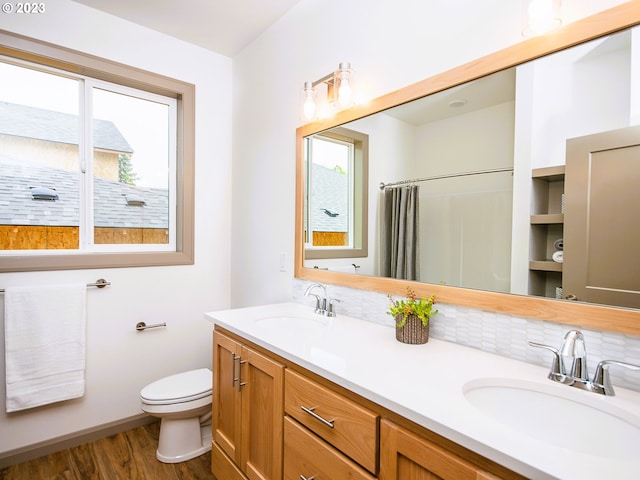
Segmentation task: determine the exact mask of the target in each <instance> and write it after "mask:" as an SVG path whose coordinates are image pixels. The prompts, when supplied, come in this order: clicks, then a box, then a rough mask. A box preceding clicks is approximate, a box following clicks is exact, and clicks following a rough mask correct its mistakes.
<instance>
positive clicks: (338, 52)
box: [231, 0, 624, 307]
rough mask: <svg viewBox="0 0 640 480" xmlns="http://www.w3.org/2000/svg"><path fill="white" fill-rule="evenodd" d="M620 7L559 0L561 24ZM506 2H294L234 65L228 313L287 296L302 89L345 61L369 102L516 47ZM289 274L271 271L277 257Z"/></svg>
mask: <svg viewBox="0 0 640 480" xmlns="http://www.w3.org/2000/svg"><path fill="white" fill-rule="evenodd" d="M620 3H624V2H623V1H621V0H564V1H563V12H564V17H565V19H566V21H573V20H575V19H578V18H581V17H584V16H587V15H591V14H593V13H596V12H598V11H600V10H604V9H606V8H609V7H612V6H615V5H617V4H620ZM523 6H524V2H519V1H513V0H485V1H482V2H476V1H471V0H450V1H447V2H436V1H430V2H428V1H424V0H396V1H393V2H391V1H389V0H349V1H344V0H302V1H301V2H300V3H299V4H298V5H296V7H295V8H293V9H292V10H291V11H290V12H288V13H287V14H286V15H285V16H284V17H282V18H281V19H280V20H279V21H278V22H277V23H276V24H275V25H274V26H273V27H272V28H270V29H269V30H268V31H267V32H265V33H264V34H263V35H261V36H260V37H259V38H258V39H257V40H256V41H254V42H253V43H252V44H251V45H250V46H249V47H247V48H246V49H245V50H244V51H243V52H241V53H240V54H239V55H237V56H236V57H235V58H234V62H233V69H234V99H233V102H234V104H233V108H234V119H233V126H234V129H233V131H234V139H233V148H234V154H233V157H234V175H233V218H234V222H233V245H232V261H233V268H232V277H231V278H232V280H231V282H232V304H233V306H236V307H240V306H248V305H258V304H261V303H267V302H272V301H280V300H286V299H287V298H289V297H290V296H291V282H290V279H291V275H292V273H291V272H292V268H293V245H294V230H293V220H294V195H295V193H294V192H295V186H294V178H295V169H294V159H295V141H294V139H295V128H296V127H297V126H299V125H300V124H302V123H303V122H302V120H301V113H300V111H301V89H302V85H303V82H304V81H305V80H308V81H313V80H316V79H318V78H321V77H322V76H324V75H326V74H327V73H329V72H331V71H333V70H334V69H336V68H337V66H338V63H339V62H343V61H349V62H351V64H352V67H353V68H354V70H355V72H356V75H357V78H358V82H359V84H360V87H361V88H362V89H364V90H365V91H366V92H367V94H368V95H369V96H370V97H371V98H373V97H377V96H380V95H382V94H385V93H388V92H390V91H393V90H396V89H398V88H401V87H404V86H406V85H409V84H412V83H414V82H416V81H418V80H421V79H423V78H425V77H428V76H431V75H434V74H436V73H439V72H442V71H444V70H447V69H449V68H452V67H455V66H458V65H460V64H462V63H465V62H467V61H469V60H472V59H474V58H477V57H480V56H483V55H486V54H489V53H492V52H494V51H496V50H499V49H501V48H504V47H506V46H509V45H511V44H514V43H517V42H519V41H521V40H522V36H521V30H522V25H521V19H522V8H523ZM282 252H285V253H286V255H287V271H286V272H280V271H279V263H278V262H279V258H280V254H281V253H282Z"/></svg>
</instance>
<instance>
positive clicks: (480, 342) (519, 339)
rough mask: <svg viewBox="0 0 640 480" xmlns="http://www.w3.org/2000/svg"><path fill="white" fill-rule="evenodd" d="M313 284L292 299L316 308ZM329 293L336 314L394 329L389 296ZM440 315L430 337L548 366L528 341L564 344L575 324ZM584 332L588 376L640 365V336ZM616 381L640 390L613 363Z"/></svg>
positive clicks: (443, 309)
mask: <svg viewBox="0 0 640 480" xmlns="http://www.w3.org/2000/svg"><path fill="white" fill-rule="evenodd" d="M308 286H309V282H306V281H302V280H298V279H294V280H293V300H294V301H296V302H299V303H305V304H309V306H313V305H314V302H315V299H313V298H312V297H305V296H304V291H305V290H306V288H307V287H308ZM326 287H327V295H328V296H329V297H330V298H336V299H339V300H340V303H337V304H336V305H335V310H336V312H337V314H338V315H339V314H340V313H342V314H344V315H349V316H351V317H356V318H361V319H363V320H367V321H370V322H375V323H379V324H383V325H388V326H389V327H390V328H393V325H394V323H393V319H392V318H391V317H390V316H389V315H387V314H386V311H387V305H388V299H387V296H386V295H385V294H382V293H378V292H370V291H367V290H358V289H355V288H346V287H339V286H334V285H326ZM437 307H438V310H439V313H438V314H437V315H436V316H434V317H433V318H432V319H431V328H430V331H429V335H430V336H432V337H433V338H437V339H440V340H445V341H448V342H454V343H458V344H460V345H466V346H468V347H473V348H477V349H480V350H483V351H486V352H491V353H495V354H497V355H502V356H505V357H508V358H514V359H517V360H522V361H525V362H529V363H534V364H537V365H542V366H545V367H550V366H551V360H552V355H551V354H550V353H549V352H546V351H544V350H542V349H539V348H532V347H530V346H529V345H528V342H529V341H534V342H538V343H544V344H546V345H551V346H554V347H556V348H559V347H560V345H561V343H562V338H563V337H564V334H565V333H566V332H567V331H568V330H571V329H572V328H577V327H574V326H569V325H563V324H559V323H553V322H545V321H542V320H537V319H531V318H524V317H514V316H511V315H505V314H501V313H495V312H487V311H483V310H476V309H473V308H467V307H460V306H457V305H449V304H442V303H438V304H437ZM579 330H580V331H581V332H582V333H583V334H584V336H585V343H586V347H587V362H588V369H589V375H590V376H593V372H595V369H596V365H597V364H598V362H599V361H600V360H619V361H623V362H628V363H632V364H635V365H640V337H637V336H633V335H624V334H622V333H615V332H608V331H601V330H593V329H589V328H579ZM610 372H611V379H612V383H613V385H614V387H615V386H616V385H618V386H621V387H626V388H630V389H633V390H638V391H640V372H635V371H630V370H628V369H624V368H620V367H615V366H614V367H611V369H610Z"/></svg>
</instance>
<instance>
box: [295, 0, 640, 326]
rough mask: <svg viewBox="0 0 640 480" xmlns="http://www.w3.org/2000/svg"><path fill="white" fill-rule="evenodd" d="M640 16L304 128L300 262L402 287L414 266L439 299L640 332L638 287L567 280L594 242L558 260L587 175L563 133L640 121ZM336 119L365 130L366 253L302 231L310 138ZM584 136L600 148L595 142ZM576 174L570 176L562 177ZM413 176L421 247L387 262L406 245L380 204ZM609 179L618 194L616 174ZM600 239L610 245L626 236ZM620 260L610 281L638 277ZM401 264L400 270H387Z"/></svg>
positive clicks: (363, 284)
mask: <svg viewBox="0 0 640 480" xmlns="http://www.w3.org/2000/svg"><path fill="white" fill-rule="evenodd" d="M634 10H635V11H634ZM638 22H640V15H639V13H638V8H633V7H632V6H630V5H629V4H625V5H622V6H620V7H616V8H614V9H612V10H610V11H607V12H603V13H601V14H598V15H596V16H594V17H591V18H589V19H586V20H584V21H581V22H576V23H574V24H572V25H569V26H567V27H565V28H564V29H562V30H561V31H559V32H557V33H555V34H553V35H550V36H547V37H543V38H537V39H531V40H528V41H526V42H523V43H522V44H519V45H516V46H515V47H511V48H509V49H506V50H504V51H501V52H498V53H496V54H494V55H491V56H489V57H485V58H483V59H480V60H478V61H476V62H472V63H471V64H469V65H465V66H462V67H460V68H458V69H454V70H452V71H449V72H445V73H444V74H442V75H439V76H437V77H433V78H431V79H427V80H425V81H423V82H420V83H419V84H416V85H412V86H410V87H408V88H406V89H403V90H400V91H397V92H393V93H392V94H390V95H387V96H385V97H381V98H380V99H377V100H376V101H374V102H373V104H372V105H371V106H370V107H368V108H356V109H352V110H350V111H347V112H342V113H341V114H339V115H338V117H337V118H335V119H334V121H333V122H331V121H325V122H316V123H315V124H309V125H306V126H304V127H301V128H300V129H298V132H297V134H298V147H299V148H298V169H299V170H298V203H297V206H298V209H297V214H298V215H297V222H296V226H297V242H296V248H297V251H296V276H298V277H300V278H307V279H310V280H311V279H313V280H317V281H326V282H328V283H336V284H341V285H347V286H354V287H358V288H369V289H375V290H379V291H383V292H389V293H402V290H403V289H404V287H405V286H406V285H407V281H408V280H411V281H416V282H419V283H417V284H416V287H417V288H418V289H420V290H422V291H424V292H425V294H427V293H434V292H435V293H436V294H437V295H438V297H439V299H440V301H443V302H447V300H449V301H451V302H452V303H456V304H462V305H468V306H473V307H476V308H482V309H491V310H499V311H504V312H505V313H512V314H517V315H526V316H529V317H534V318H542V319H550V320H555V321H559V322H563V323H569V324H573V323H576V324H580V325H584V326H594V327H597V328H603V329H613V330H618V331H624V332H640V325H639V324H640V312H639V311H638V310H636V308H638V307H639V306H640V303H638V302H639V300H638V295H637V294H636V295H633V294H632V295H627V296H626V297H620V296H619V295H617V293H616V295H617V296H616V295H614V296H612V297H611V298H612V299H609V297H606V296H602V295H601V294H600V292H599V295H600V296H595V297H593V300H590V299H589V297H588V296H587V293H584V292H580V293H579V295H575V294H574V293H573V291H572V292H567V291H566V289H564V290H565V291H564V292H563V288H562V287H563V284H564V285H567V284H571V285H572V284H573V283H572V282H569V283H567V278H566V277H567V276H569V274H570V272H574V271H581V272H582V273H583V274H584V271H585V268H583V265H584V264H585V263H589V265H591V264H595V263H596V262H587V260H588V258H589V257H584V256H583V255H585V254H584V253H581V254H580V256H577V255H573V256H570V255H569V254H567V255H566V257H567V258H568V259H571V261H572V263H570V262H569V261H568V260H567V262H566V264H564V263H563V260H562V249H563V237H564V236H569V234H568V233H567V232H564V231H563V230H566V229H570V230H571V231H573V230H575V227H574V224H575V223H576V222H577V221H576V220H575V219H576V218H578V217H579V215H577V214H573V213H571V212H574V210H575V209H576V208H577V207H576V205H575V204H573V203H570V202H567V206H566V208H567V210H565V205H564V201H563V200H564V198H563V195H562V193H563V192H564V191H566V190H571V189H573V190H572V191H576V189H580V188H582V189H583V190H584V189H585V188H586V184H585V182H584V178H583V175H582V174H580V173H576V170H575V168H576V167H573V166H570V165H569V161H568V160H567V155H568V150H570V151H571V150H576V148H572V147H569V148H567V145H572V142H573V140H570V141H569V142H567V140H568V139H573V138H577V137H585V136H587V135H592V134H595V133H598V132H606V131H611V130H621V129H624V128H625V127H628V126H629V125H632V124H634V123H635V124H638V123H640V113H639V110H640V105H635V106H634V105H633V100H634V97H640V95H638V93H640V92H635V93H634V94H632V92H631V90H632V85H637V84H638V75H639V74H638V73H637V70H638V66H637V64H638V63H640V60H639V59H640V53H639V51H640V40H638V36H639V35H640V31H638V30H640V29H639V28H635V29H632V28H629V27H631V26H633V25H635V24H637V23H638ZM634 39H635V40H634ZM634 44H635V48H634ZM556 51H557V52H556ZM634 57H635V58H636V60H635V62H634V60H633V59H634ZM634 72H635V73H634ZM634 74H635V77H634ZM634 78H635V80H634ZM636 102H638V101H637V100H636ZM634 115H635V117H634ZM338 125H340V128H347V129H348V130H349V131H353V132H359V133H361V134H363V135H367V136H368V137H369V144H370V148H369V180H370V185H369V197H370V200H369V209H370V214H369V228H368V231H367V235H368V237H369V253H368V255H367V256H366V257H356V258H353V259H349V258H339V259H337V258H331V256H330V255H325V257H329V258H319V257H318V256H317V255H310V254H307V252H309V251H310V250H308V249H307V248H306V247H307V245H305V243H304V239H305V238H307V237H306V235H305V233H306V232H305V227H304V224H303V223H304V222H301V221H300V219H301V217H302V218H305V205H306V202H305V197H304V188H303V185H302V184H301V183H302V182H301V178H305V170H304V167H305V164H308V160H309V149H308V148H307V144H308V142H310V141H312V139H315V138H321V137H323V136H326V135H331V132H332V131H334V129H336V128H337V126H338ZM636 137H637V134H636ZM409 139H411V140H409ZM598 141H601V140H598ZM616 141H619V140H616ZM625 141H626V140H625ZM631 143H632V144H633V141H632V142H631ZM635 143H636V144H637V143H638V142H637V141H636V142H635ZM598 145H600V144H598ZM627 146H628V145H627ZM632 146H633V145H632ZM580 148H582V150H580ZM580 148H578V150H579V151H580V152H582V155H583V156H585V155H586V156H588V157H589V158H591V152H590V151H589V149H588V148H587V147H580ZM585 148H586V150H585ZM594 148H595V147H594ZM598 148H601V147H598ZM631 150H633V149H631ZM633 152H634V153H631V156H633V155H635V150H633ZM574 156H575V155H574ZM635 156H636V158H637V155H635ZM606 161H607V162H609V161H613V160H606ZM572 162H573V164H578V163H579V162H578V161H575V160H572ZM600 163H601V164H603V165H604V164H605V160H602V161H601V162H600ZM565 164H567V167H565ZM618 164H620V161H618ZM631 164H633V161H631ZM636 164H637V162H636ZM565 170H569V171H565ZM605 170H607V171H608V170H611V169H605ZM570 172H571V173H570ZM569 173H570V174H569ZM570 179H573V180H571V181H573V183H574V185H573V186H571V187H570V186H569V185H565V183H567V182H569V181H570ZM577 179H579V180H577ZM611 181H613V180H611ZM576 183H581V184H582V187H580V186H578V187H576V185H575V184H576ZM600 183H604V182H602V181H601V182H600ZM407 185H417V188H416V191H417V192H418V193H416V194H415V196H416V197H417V199H418V201H417V204H418V205H419V210H420V217H419V221H417V223H416V231H417V233H416V237H417V238H418V239H419V249H415V250H416V251H417V255H416V258H414V259H411V258H409V259H408V260H402V261H401V262H400V263H403V262H406V263H408V264H410V265H411V266H410V267H409V268H405V267H406V265H404V264H403V265H402V266H401V268H400V267H397V266H396V264H393V265H392V266H391V267H389V266H388V265H387V264H388V262H389V259H388V258H387V257H390V258H391V257H392V258H393V260H392V263H393V262H397V261H398V260H397V257H398V256H397V255H396V254H395V252H394V253H391V254H389V251H390V249H392V247H390V243H391V242H387V241H386V239H385V237H386V236H387V235H386V234H385V231H386V230H388V228H387V227H386V226H385V223H386V222H388V217H390V215H385V214H384V212H385V210H389V209H390V208H396V207H390V205H391V203H390V202H392V201H393V200H391V198H392V197H393V198H395V197H396V196H397V195H399V193H398V194H397V193H395V192H396V191H398V192H401V191H404V190H408V188H407ZM608 188H609V189H611V191H612V192H615V194H618V195H619V191H617V189H616V187H614V186H613V185H611V184H609V186H608ZM590 190H592V189H590ZM593 190H595V189H593ZM636 190H637V189H636ZM635 195H637V194H635ZM604 196H605V197H606V196H607V195H606V194H605V195H604ZM611 196H615V195H611ZM622 196H627V195H622ZM606 208H612V207H611V206H610V205H608V206H607V207H606ZM603 211H605V212H606V210H604V207H603ZM602 216H603V217H611V216H610V215H602ZM570 218H571V221H570V220H569V219H570ZM385 219H386V220H385ZM605 220H606V218H605V219H604V220H603V222H604V221H605ZM404 223H405V221H403V224H404ZM582 223H584V222H582ZM617 223H618V224H619V225H620V228H625V229H626V231H625V232H624V233H620V231H619V230H613V231H612V230H609V232H610V234H609V235H607V236H606V237H607V238H608V240H607V241H609V242H611V240H613V239H616V238H621V237H625V238H629V237H630V236H631V237H632V238H635V237H638V236H640V233H638V230H640V227H638V226H637V225H633V222H617ZM636 223H637V222H636ZM390 228H391V229H392V230H394V229H395V227H394V226H391V227H390ZM610 228H611V227H610ZM614 228H618V227H617V226H616V227H614ZM394 231H395V230H394ZM565 234H566V235H565ZM572 235H574V236H575V235H576V234H575V233H573V234H572ZM634 235H635V237H634ZM572 238H573V237H572ZM301 239H302V241H301ZM394 241H395V240H394ZM595 243H596V242H595V241H592V242H591V244H592V245H595ZM600 243H601V244H604V245H605V247H610V248H608V250H609V251H611V250H618V249H619V248H620V246H619V245H615V246H612V245H611V243H609V244H607V243H606V241H604V240H602V241H600ZM623 243H626V244H627V245H628V244H633V242H629V241H627V242H623ZM408 245H411V242H409V243H408ZM635 245H637V242H635ZM631 248H633V246H632V247H631ZM400 250H402V251H403V254H404V253H406V250H411V249H409V248H407V249H403V248H401V249H400ZM587 251H588V250H587ZM558 252H560V253H558ZM592 256H593V258H603V255H601V254H598V253H596V254H593V253H592ZM343 257H344V256H343ZM636 257H637V255H636ZM585 258H586V259H585ZM616 258H621V257H620V256H618V257H616ZM600 263H601V264H607V263H609V262H607V261H601V262H600ZM576 264H578V265H576ZM622 267H627V269H628V271H629V274H628V275H627V276H626V277H624V275H622V276H621V275H620V274H618V273H616V274H615V275H614V277H615V278H614V281H613V283H616V282H618V283H619V282H621V281H622V280H619V279H620V278H623V280H624V281H623V285H622V288H620V285H613V287H612V288H611V290H612V291H616V292H617V291H620V290H633V289H634V288H635V290H636V291H637V290H639V288H638V287H637V285H638V282H640V274H638V273H636V272H638V271H640V270H638V268H636V267H638V265H637V262H636V264H635V266H634V263H633V262H629V261H623V260H620V261H619V267H616V268H622ZM396 270H397V271H396ZM345 272H347V273H345ZM616 272H619V270H616ZM587 274H588V275H592V273H591V272H587ZM571 275H573V273H571ZM394 276H395V277H397V278H398V279H392V278H386V277H394ZM563 277H565V278H564V282H563ZM624 282H626V283H624ZM629 285H630V286H631V287H633V288H630V287H629ZM596 290H602V289H596ZM505 294H508V295H505ZM543 297H551V298H566V297H569V298H574V299H575V298H577V299H578V300H579V301H578V302H569V301H555V300H549V299H547V298H543ZM581 300H582V301H581ZM585 301H586V302H589V301H593V302H595V303H597V304H608V305H614V306H622V307H625V308H624V309H620V308H612V307H611V306H606V307H605V306H602V305H589V304H588V303H585ZM629 307H632V308H629Z"/></svg>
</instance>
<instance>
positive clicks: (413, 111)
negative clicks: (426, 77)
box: [384, 68, 516, 125]
mask: <svg viewBox="0 0 640 480" xmlns="http://www.w3.org/2000/svg"><path fill="white" fill-rule="evenodd" d="M515 77H516V70H515V68H510V69H508V70H503V71H502V72H497V73H494V74H492V75H488V76H486V77H483V78H479V79H478V80H474V81H473V82H469V83H466V84H463V85H459V86H457V87H453V88H449V89H447V90H444V91H442V92H439V93H436V94H433V95H429V96H427V97H424V98H421V99H419V100H414V101H413V102H409V103H405V104H404V105H399V106H397V107H394V108H391V109H389V110H386V111H385V112H384V113H385V114H386V115H389V116H391V117H394V118H396V119H398V120H402V121H403V122H407V123H410V124H412V125H424V124H425V123H430V122H435V121H438V120H444V119H446V118H449V117H453V116H455V115H460V114H462V113H470V112H472V111H474V110H481V109H483V108H487V107H491V106H493V105H499V104H501V103H505V102H510V101H514V100H515V95H516V81H515ZM460 102H462V104H460Z"/></svg>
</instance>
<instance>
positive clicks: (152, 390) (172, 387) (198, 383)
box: [140, 368, 213, 404]
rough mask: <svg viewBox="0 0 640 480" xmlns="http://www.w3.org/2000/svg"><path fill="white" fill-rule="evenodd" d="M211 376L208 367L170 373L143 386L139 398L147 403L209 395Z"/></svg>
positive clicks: (179, 400)
mask: <svg viewBox="0 0 640 480" xmlns="http://www.w3.org/2000/svg"><path fill="white" fill-rule="evenodd" d="M212 377H213V373H212V372H211V370H209V369H208V368H200V369H198V370H191V371H189V372H183V373H178V374H176V375H170V376H168V377H164V378H161V379H160V380H156V381H155V382H153V383H150V384H149V385H147V386H146V387H144V388H143V389H142V391H141V392H140V398H141V399H142V401H143V402H145V403H149V404H163V403H179V402H188V401H191V400H197V399H199V398H203V397H206V396H207V395H211V386H212V382H213V379H212Z"/></svg>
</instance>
